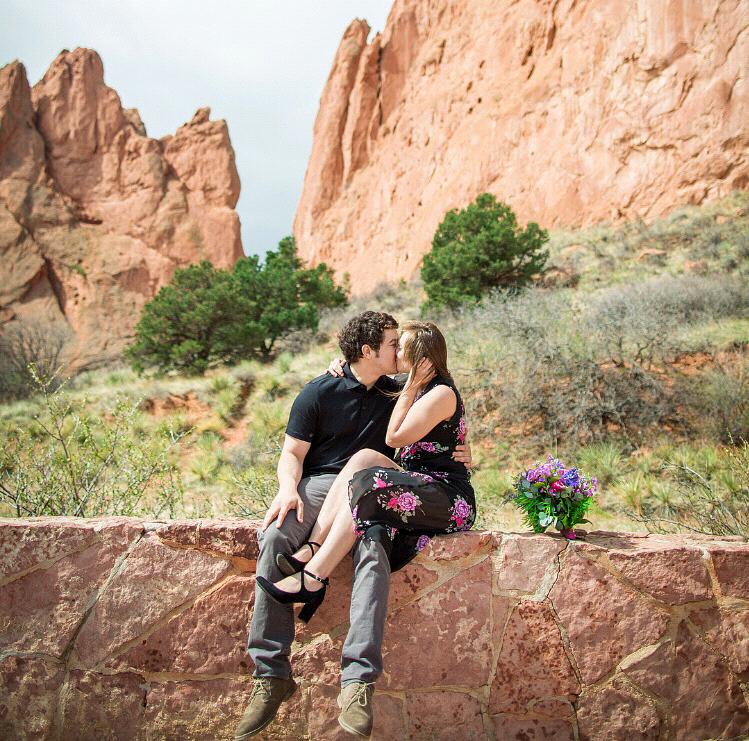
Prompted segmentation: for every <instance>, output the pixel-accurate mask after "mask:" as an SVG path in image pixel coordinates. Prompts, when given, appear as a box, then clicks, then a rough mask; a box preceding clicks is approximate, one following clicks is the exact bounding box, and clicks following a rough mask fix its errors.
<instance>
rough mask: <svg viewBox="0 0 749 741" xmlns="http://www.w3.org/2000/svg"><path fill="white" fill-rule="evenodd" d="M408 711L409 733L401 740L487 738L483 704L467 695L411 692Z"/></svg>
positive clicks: (464, 693) (407, 706) (448, 740)
mask: <svg viewBox="0 0 749 741" xmlns="http://www.w3.org/2000/svg"><path fill="white" fill-rule="evenodd" d="M406 708H407V714H408V734H407V735H404V736H402V737H401V738H408V739H410V741H432V740H434V741H438V740H441V739H443V740H444V741H453V739H461V741H463V740H465V741H470V740H471V739H475V740H476V741H478V740H479V739H485V738H486V734H485V732H484V721H483V719H482V717H481V704H480V703H479V701H478V700H477V699H476V698H475V697H473V696H472V695H469V694H468V693H467V692H409V693H407V694H406ZM391 738H397V737H396V736H391Z"/></svg>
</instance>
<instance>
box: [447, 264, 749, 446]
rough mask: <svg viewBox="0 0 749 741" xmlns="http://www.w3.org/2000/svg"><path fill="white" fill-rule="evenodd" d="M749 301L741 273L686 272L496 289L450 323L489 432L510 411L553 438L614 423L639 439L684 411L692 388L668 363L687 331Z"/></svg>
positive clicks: (517, 421)
mask: <svg viewBox="0 0 749 741" xmlns="http://www.w3.org/2000/svg"><path fill="white" fill-rule="evenodd" d="M747 309H749V289H748V288H747V287H746V286H745V285H744V284H743V283H742V282H741V281H740V280H739V279H735V278H731V277H730V276H726V277H724V278H723V279H721V280H717V279H709V278H702V277H697V276H686V277H681V278H657V279H653V280H650V281H646V282H644V283H642V284H632V285H625V286H615V287H612V288H606V289H602V290H600V291H598V292H597V293H594V294H591V295H583V296H581V295H580V294H579V293H576V292H575V291H571V290H566V289H557V290H553V291H552V290H546V289H541V288H533V289H528V290H525V291H523V292H522V293H520V294H518V295H515V296H508V295H506V294H500V293H495V294H491V295H489V296H488V297H486V298H485V299H484V300H483V301H482V302H481V303H480V304H479V305H477V306H476V307H469V308H464V309H462V310H459V311H457V312H454V313H453V314H452V315H451V316H447V315H446V316H445V317H444V326H445V328H446V330H447V332H448V334H449V336H450V345H451V348H453V357H454V358H456V359H455V360H453V361H452V362H451V364H452V365H453V366H454V370H455V371H457V372H459V373H461V374H466V376H467V380H466V382H465V385H466V390H467V391H468V392H469V393H468V403H469V409H470V412H471V419H472V420H474V425H477V426H478V428H479V432H482V431H483V432H484V433H487V434H489V433H491V432H493V428H494V427H496V423H497V420H498V419H501V420H502V421H503V423H504V424H505V425H509V426H512V427H515V428H517V427H518V425H519V426H520V427H522V428H523V431H524V434H525V435H526V437H529V438H535V439H536V440H537V441H539V442H540V441H541V439H543V440H544V441H545V443H546V444H548V443H556V442H559V441H560V440H563V439H565V440H567V441H570V442H571V441H573V440H576V441H577V442H578V443H583V444H584V443H591V442H595V441H597V440H603V439H605V438H607V437H608V436H610V435H611V434H612V433H613V434H620V435H622V436H623V437H624V438H625V439H628V440H629V442H631V443H636V442H637V441H638V439H639V436H640V435H641V434H642V431H643V430H644V429H646V428H652V427H654V426H657V425H663V424H678V423H679V422H680V420H681V421H683V419H682V417H681V416H680V415H681V412H680V410H679V407H678V405H677V401H679V402H680V403H681V401H683V400H682V399H680V398H679V397H678V394H679V393H680V388H678V387H677V386H675V385H674V384H673V383H671V382H669V380H668V376H667V374H665V375H664V373H663V361H666V360H668V359H670V358H672V357H673V356H674V355H676V354H678V353H679V351H680V350H681V348H682V347H683V344H684V342H685V336H686V332H687V330H688V329H689V328H690V327H694V326H699V325H700V324H701V323H704V322H708V321H713V320H715V319H720V318H724V317H729V316H744V315H746V313H747ZM441 321H442V320H441ZM733 391H734V389H733V388H732V389H731V390H726V391H724V393H723V395H722V396H720V395H719V397H718V399H719V400H718V401H716V402H715V406H717V405H718V404H720V403H723V402H722V401H721V400H725V401H727V400H728V394H729V392H730V393H733ZM728 407H729V408H730V405H728ZM740 409H741V407H740V406H739V405H734V409H733V410H731V413H732V414H733V413H735V414H737V415H738V413H739V411H740ZM482 425H484V426H486V425H488V426H487V427H482ZM732 429H734V431H735V430H736V429H738V428H736V427H735V426H734V427H733V428H732Z"/></svg>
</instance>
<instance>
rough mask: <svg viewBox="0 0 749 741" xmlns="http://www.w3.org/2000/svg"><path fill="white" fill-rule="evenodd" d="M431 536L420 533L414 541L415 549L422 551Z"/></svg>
mask: <svg viewBox="0 0 749 741" xmlns="http://www.w3.org/2000/svg"><path fill="white" fill-rule="evenodd" d="M430 540H431V538H430V537H429V536H428V535H420V536H419V539H418V540H417V541H416V550H417V551H423V550H424V549H425V548H426V547H427V546H428V545H429V541H430Z"/></svg>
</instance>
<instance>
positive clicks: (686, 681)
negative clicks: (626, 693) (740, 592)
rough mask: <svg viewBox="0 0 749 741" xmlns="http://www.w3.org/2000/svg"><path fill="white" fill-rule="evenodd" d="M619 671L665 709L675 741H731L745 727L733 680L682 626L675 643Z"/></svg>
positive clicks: (747, 713) (748, 724)
mask: <svg viewBox="0 0 749 741" xmlns="http://www.w3.org/2000/svg"><path fill="white" fill-rule="evenodd" d="M624 672H625V673H626V674H627V676H629V677H631V678H632V679H633V680H634V681H635V682H636V683H637V684H638V685H639V686H640V687H643V688H644V689H646V690H648V691H649V692H653V693H655V694H656V695H658V696H660V697H662V698H664V699H666V700H667V701H668V702H669V703H670V704H671V718H672V727H673V734H674V738H675V739H676V740H677V741H691V740H692V739H696V738H733V737H735V736H739V735H740V734H741V733H745V732H746V730H747V728H749V710H748V709H747V706H746V701H745V700H744V696H743V695H742V693H741V688H740V687H739V684H738V681H737V680H735V679H734V678H733V677H732V676H731V675H730V673H729V671H728V667H727V666H726V664H725V662H724V661H722V660H721V659H720V658H719V657H717V656H715V654H714V653H713V652H712V651H710V649H709V648H708V647H707V646H706V645H705V643H704V642H703V641H702V640H700V638H699V637H697V636H696V635H694V634H693V633H692V632H691V631H690V630H689V628H688V626H687V624H686V622H682V623H681V624H680V626H679V628H678V631H677V634H676V638H675V639H667V640H665V641H664V642H663V643H661V644H660V645H659V646H657V647H656V648H655V649H653V650H652V651H650V652H648V653H647V655H645V656H643V657H641V658H639V659H637V660H633V661H632V662H631V663H629V664H628V665H625V666H624Z"/></svg>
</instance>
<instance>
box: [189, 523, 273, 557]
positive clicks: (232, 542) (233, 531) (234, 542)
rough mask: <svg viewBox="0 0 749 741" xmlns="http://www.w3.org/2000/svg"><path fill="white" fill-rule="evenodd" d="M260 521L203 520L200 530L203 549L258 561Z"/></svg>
mask: <svg viewBox="0 0 749 741" xmlns="http://www.w3.org/2000/svg"><path fill="white" fill-rule="evenodd" d="M257 528H258V523H257V522H254V521H253V520H203V521H202V522H201V523H200V528H199V531H198V547H199V548H200V549H201V550H205V551H211V552H214V553H223V554H225V555H227V556H239V557H241V558H246V559H247V560H249V561H256V560H257V557H258V553H259V550H260V548H259V545H258V541H257Z"/></svg>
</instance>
